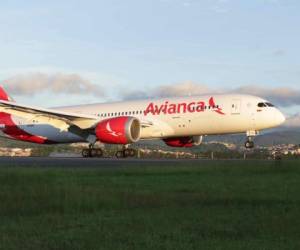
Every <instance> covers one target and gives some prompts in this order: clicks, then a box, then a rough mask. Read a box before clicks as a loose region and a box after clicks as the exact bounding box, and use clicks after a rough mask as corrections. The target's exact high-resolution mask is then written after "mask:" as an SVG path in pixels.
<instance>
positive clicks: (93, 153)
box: [82, 144, 137, 158]
mask: <svg viewBox="0 0 300 250" xmlns="http://www.w3.org/2000/svg"><path fill="white" fill-rule="evenodd" d="M136 155H137V150H135V149H133V148H128V147H127V146H124V147H123V149H122V150H119V151H117V152H116V154H115V156H116V157H117V158H127V157H135V156H136ZM82 156H83V157H84V158H101V157H103V150H102V149H101V148H94V144H90V145H89V147H88V148H85V149H83V150H82Z"/></svg>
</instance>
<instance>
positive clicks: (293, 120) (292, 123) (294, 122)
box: [283, 113, 300, 128]
mask: <svg viewBox="0 0 300 250" xmlns="http://www.w3.org/2000/svg"><path fill="white" fill-rule="evenodd" d="M283 126H284V127H288V128H299V127H300V113H297V114H294V115H292V116H290V117H287V119H286V122H285V123H284V125H283Z"/></svg>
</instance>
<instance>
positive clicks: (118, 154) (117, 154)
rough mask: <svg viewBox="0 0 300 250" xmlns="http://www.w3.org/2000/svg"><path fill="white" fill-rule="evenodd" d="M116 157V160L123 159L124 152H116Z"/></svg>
mask: <svg viewBox="0 0 300 250" xmlns="http://www.w3.org/2000/svg"><path fill="white" fill-rule="evenodd" d="M116 157H117V158H124V157H125V155H124V151H117V152H116Z"/></svg>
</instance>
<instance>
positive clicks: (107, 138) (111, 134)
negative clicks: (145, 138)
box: [95, 116, 141, 144]
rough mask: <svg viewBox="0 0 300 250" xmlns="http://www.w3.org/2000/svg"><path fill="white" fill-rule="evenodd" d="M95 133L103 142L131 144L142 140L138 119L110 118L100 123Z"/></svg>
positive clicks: (127, 117) (126, 117)
mask: <svg viewBox="0 0 300 250" xmlns="http://www.w3.org/2000/svg"><path fill="white" fill-rule="evenodd" d="M95 132H96V136H97V138H98V139H99V141H101V142H104V143H109V144H130V143H134V142H137V141H138V140H139V139H140V135H141V123H140V121H139V120H138V119H137V118H135V117H130V116H121V117H116V118H110V119H106V120H104V121H101V122H99V123H98V125H97V127H96V131H95Z"/></svg>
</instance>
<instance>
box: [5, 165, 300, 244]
mask: <svg viewBox="0 0 300 250" xmlns="http://www.w3.org/2000/svg"><path fill="white" fill-rule="evenodd" d="M299 163H300V162H297V161H287V162H280V163H279V162H277V163H276V162H266V161H246V162H244V161H225V162H223V161H211V162H209V161H205V162H199V163H189V164H186V165H184V164H182V163H178V164H172V165H173V166H166V165H164V166H151V164H146V165H145V164H141V166H140V167H131V166H122V167H120V168H117V169H116V168H113V169H109V168H105V169H95V168H87V169H83V168H81V169H70V168H67V169H64V168H63V167H61V168H59V167H58V168H51V169H50V168H35V167H28V168H18V167H1V168H0V249H4V250H9V249H65V250H67V249H72V250H76V249H88V250H91V249H114V250H116V249H122V250H123V249H189V250H190V249H243V250H246V249H272V250H274V249H300V166H299ZM170 164H171V163H170ZM153 165H155V163H153Z"/></svg>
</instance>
